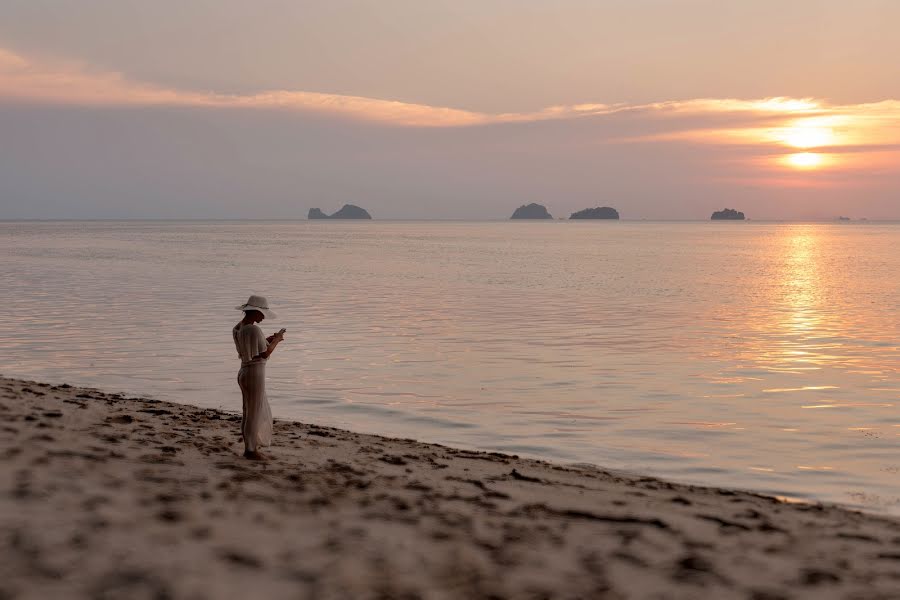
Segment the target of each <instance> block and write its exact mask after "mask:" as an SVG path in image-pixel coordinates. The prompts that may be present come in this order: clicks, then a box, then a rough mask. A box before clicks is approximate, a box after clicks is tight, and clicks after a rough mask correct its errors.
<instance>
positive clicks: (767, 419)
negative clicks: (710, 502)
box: [0, 222, 900, 513]
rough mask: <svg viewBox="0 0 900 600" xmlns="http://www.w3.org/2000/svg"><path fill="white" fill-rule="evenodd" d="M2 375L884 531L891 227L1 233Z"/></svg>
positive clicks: (420, 226) (894, 420) (178, 227)
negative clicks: (250, 373) (244, 366)
mask: <svg viewBox="0 0 900 600" xmlns="http://www.w3.org/2000/svg"><path fill="white" fill-rule="evenodd" d="M0 247H2V251H3V256H4V266H3V269H2V271H0V299H2V301H3V302H4V304H5V305H6V306H7V307H10V306H12V307H18V306H25V307H27V310H25V311H16V312H15V319H5V320H3V321H2V323H0V334H2V335H0V349H2V350H3V353H4V356H5V357H7V359H6V360H5V363H6V365H5V367H4V372H5V373H6V374H8V375H11V376H22V377H33V378H38V379H45V380H52V381H67V382H70V383H73V384H76V383H80V384H86V385H94V386H98V387H103V388H108V389H115V390H125V391H128V392H131V393H146V394H151V395H154V396H156V397H159V398H163V399H169V400H176V401H177V400H189V401H191V402H195V403H200V404H203V405H206V406H222V407H225V408H230V409H237V407H238V406H239V403H240V397H239V393H238V391H237V386H236V384H235V381H234V378H235V372H236V366H237V365H236V364H235V361H236V356H235V355H234V349H233V348H232V347H231V345H230V344H231V340H230V328H231V326H232V325H233V323H234V321H236V320H237V318H238V313H237V312H236V311H234V310H233V307H234V306H235V305H237V304H239V303H240V302H243V301H244V299H245V297H246V296H247V295H248V294H249V293H250V292H251V291H258V292H260V293H264V294H266V295H268V296H269V298H270V300H271V301H272V303H273V304H274V305H275V306H277V308H278V312H279V313H280V315H281V316H282V318H281V319H280V320H279V321H277V322H276V323H271V324H268V323H266V324H265V325H266V326H267V327H266V328H267V329H275V328H276V326H278V327H280V326H285V327H287V328H288V335H287V342H286V343H285V344H284V345H283V346H281V347H280V348H279V352H278V355H277V356H276V358H275V359H274V360H273V361H272V363H271V364H270V366H269V392H270V398H271V400H272V404H273V410H274V412H275V413H276V415H277V416H281V417H291V418H297V419H301V420H306V421H316V422H319V423H322V424H329V425H335V426H340V427H348V428H352V429H356V430H360V431H370V432H376V433H383V434H386V435H395V436H402V437H416V438H419V439H422V440H425V441H435V442H441V443H447V444H454V445H459V446H466V447H477V448H483V449H494V450H502V451H507V452H518V453H522V454H530V455H537V456H541V457H545V458H551V459H557V460H566V461H574V462H593V463H598V464H601V465H604V466H608V467H613V468H620V469H626V470H634V471H641V472H645V473H652V474H657V475H663V476H668V477H672V478H677V479H681V480H686V481H694V482H701V483H708V484H714V485H726V486H736V487H746V488H751V489H756V490H760V491H767V492H772V493H777V494H780V495H783V496H790V497H800V498H818V499H825V500H831V501H837V502H843V503H849V504H853V505H861V506H865V507H867V508H872V509H881V510H889V511H894V512H898V513H900V466H898V465H900V461H898V459H897V458H896V457H897V450H898V444H900V439H898V438H900V418H898V416H897V412H896V404H897V402H898V399H900V378H898V369H900V353H898V346H900V341H898V340H900V336H898V333H900V323H898V317H897V315H898V312H897V308H898V307H897V298H898V291H900V279H898V277H897V273H898V271H900V269H898V267H900V254H898V253H897V252H896V248H898V247H900V226H897V225H888V224H874V223H870V224H865V225H862V224H860V225H847V224H841V225H837V224H763V223H666V224H662V223H627V222H622V223H567V222H562V223H560V222H551V223H515V222H514V223H392V222H372V223H364V224H363V223H331V222H329V223H308V222H283V223H253V222H247V223H236V222H180V223H179V222H166V223H152V222H122V223H116V222H97V223H84V222H71V223H0Z"/></svg>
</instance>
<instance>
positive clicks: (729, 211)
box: [710, 208, 745, 221]
mask: <svg viewBox="0 0 900 600" xmlns="http://www.w3.org/2000/svg"><path fill="white" fill-rule="evenodd" d="M710 219H712V220H713V221H743V220H744V219H745V217H744V213H742V212H740V211H737V210H734V209H733V208H726V209H725V210H717V211H716V212H714V213H713V214H712V217H710Z"/></svg>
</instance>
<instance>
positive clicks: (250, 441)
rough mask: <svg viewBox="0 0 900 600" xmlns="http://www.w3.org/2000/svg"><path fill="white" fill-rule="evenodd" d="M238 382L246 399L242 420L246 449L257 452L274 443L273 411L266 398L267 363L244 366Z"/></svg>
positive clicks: (239, 372)
mask: <svg viewBox="0 0 900 600" xmlns="http://www.w3.org/2000/svg"><path fill="white" fill-rule="evenodd" d="M237 380H238V385H239V386H241V396H243V399H244V417H243V419H241V433H242V434H243V436H244V447H245V448H246V449H247V450H248V451H249V452H256V450H257V448H259V447H260V446H268V445H270V444H271V443H272V410H271V409H270V408H269V400H268V399H267V398H266V363H262V362H260V363H252V364H249V365H244V366H242V367H241V370H240V371H238V377H237Z"/></svg>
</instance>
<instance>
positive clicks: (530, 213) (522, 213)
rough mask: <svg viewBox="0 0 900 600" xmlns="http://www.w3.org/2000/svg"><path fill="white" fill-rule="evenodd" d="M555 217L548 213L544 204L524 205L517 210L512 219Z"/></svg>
mask: <svg viewBox="0 0 900 600" xmlns="http://www.w3.org/2000/svg"><path fill="white" fill-rule="evenodd" d="M552 218H553V215H551V214H550V213H549V212H547V207H546V206H544V205H543V204H535V203H534V202H532V203H531V204H523V205H522V206H520V207H519V208H517V209H516V210H515V212H514V213H513V214H512V216H511V217H510V219H552Z"/></svg>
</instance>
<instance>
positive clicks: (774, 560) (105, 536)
mask: <svg viewBox="0 0 900 600" xmlns="http://www.w3.org/2000/svg"><path fill="white" fill-rule="evenodd" d="M0 389H2V393H0V412H2V427H0V442H2V443H0V457H2V465H3V468H2V471H0V477H2V490H3V493H2V512H0V534H2V545H3V546H2V547H3V560H2V562H0V565H2V566H0V598H2V599H11V598H28V599H32V598H33V599H38V598H41V599H47V598H95V599H113V598H129V599H144V598H147V599H154V600H162V599H167V598H187V599H198V600H199V599H219V598H255V597H264V598H309V599H313V598H315V599H320V598H405V599H412V598H428V599H444V598H497V599H499V598H748V599H755V600H764V599H765V600H774V599H779V598H816V599H827V598H859V599H867V600H871V599H876V598H885V599H887V598H897V597H900V522H898V521H896V520H893V519H889V518H885V517H881V516H877V515H870V514H863V513H858V512H853V511H849V510H845V509H842V508H839V507H831V506H819V505H802V504H788V503H784V502H781V501H779V500H776V499H774V498H769V497H765V496H760V495H756V494H751V493H745V492H740V491H733V490H725V489H714V488H702V487H696V486H687V485H679V484H674V483H669V482H666V481H661V480H658V479H654V478H645V477H632V476H623V475H621V474H615V473H609V472H605V471H603V470H601V469H594V468H587V467H578V468H574V467H569V466H562V465H554V464H551V463H547V462H541V461H536V460H528V459H523V458H518V457H515V456H508V455H501V454H495V453H479V452H472V451H467V450H458V449H453V448H448V447H444V446H439V445H430V444H423V443H419V442H416V441H413V440H401V439H388V438H383V437H378V436H373V435H362V434H357V433H352V432H349V431H342V430H338V429H331V428H325V427H317V426H315V425H312V424H304V423H297V422H288V421H276V424H275V442H276V445H275V446H274V447H273V448H271V449H270V455H271V456H272V460H270V461H269V462H265V463H257V462H251V461H247V460H244V459H242V458H241V457H240V453H241V450H242V446H241V444H240V442H239V437H238V436H239V417H238V416H235V415H234V414H229V413H225V412H219V411H215V410H207V409H201V408H197V407H194V406H191V405H189V404H184V405H182V404H171V403H165V402H160V401H155V400H151V399H142V398H131V397H125V396H123V395H122V394H110V393H105V392H101V391H97V390H92V389H83V388H75V387H70V386H68V385H48V384H42V383H33V382H27V381H20V380H16V379H9V378H0ZM185 401H186V402H189V401H190V399H189V398H185Z"/></svg>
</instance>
